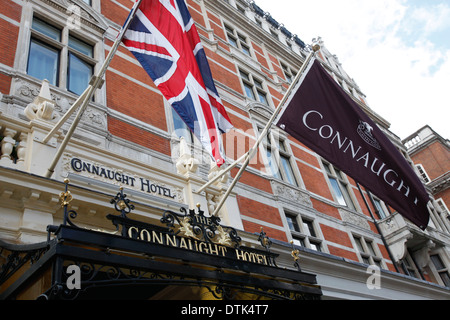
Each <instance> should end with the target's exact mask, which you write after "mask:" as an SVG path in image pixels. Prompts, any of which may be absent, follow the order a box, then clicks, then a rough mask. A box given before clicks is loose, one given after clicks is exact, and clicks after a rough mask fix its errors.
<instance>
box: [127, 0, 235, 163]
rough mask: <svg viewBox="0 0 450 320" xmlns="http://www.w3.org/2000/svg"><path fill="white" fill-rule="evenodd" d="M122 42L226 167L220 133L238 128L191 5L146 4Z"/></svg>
mask: <svg viewBox="0 0 450 320" xmlns="http://www.w3.org/2000/svg"><path fill="white" fill-rule="evenodd" d="M122 42H123V44H124V45H125V46H126V47H127V48H128V50H130V51H131V52H132V53H133V55H134V56H135V57H136V59H137V60H138V61H139V62H140V63H141V65H142V67H143V68H144V69H145V71H146V72H147V73H148V74H149V76H150V77H151V78H152V80H153V82H154V83H155V85H156V86H157V87H158V89H159V90H160V91H161V93H162V94H163V95H164V97H165V98H166V99H167V101H168V102H169V103H170V104H171V106H172V107H173V109H174V110H175V111H176V112H177V113H178V114H179V116H180V117H181V119H183V121H184V122H185V123H186V125H187V126H188V127H189V129H190V130H191V131H192V132H193V133H194V135H195V136H196V137H197V138H198V139H199V140H200V142H201V143H202V145H203V147H204V148H205V149H206V150H207V151H208V152H209V153H210V154H211V155H212V157H213V158H214V160H215V161H216V163H217V165H219V166H220V165H222V164H223V163H224V162H225V160H224V154H223V146H222V141H221V137H220V134H221V133H225V132H228V131H229V130H230V129H231V128H232V127H233V125H232V124H231V121H230V119H229V117H228V115H227V113H226V111H225V108H224V106H223V104H222V101H221V99H220V97H219V94H218V92H217V89H216V87H215V85H214V81H213V78H212V74H211V70H210V67H209V63H208V60H207V58H206V54H205V50H204V48H203V45H202V43H201V42H200V37H199V34H198V31H197V28H196V26H195V24H194V20H193V19H192V17H191V15H190V13H189V11H188V8H187V6H186V3H185V1H184V0H143V1H142V2H141V4H140V5H139V7H138V9H137V11H136V14H135V16H134V17H133V18H132V20H131V22H130V25H129V27H128V29H127V30H126V32H125V35H124V38H123V40H122Z"/></svg>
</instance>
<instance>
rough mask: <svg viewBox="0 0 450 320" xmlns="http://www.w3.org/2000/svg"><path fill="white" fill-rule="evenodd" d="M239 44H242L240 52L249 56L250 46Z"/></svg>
mask: <svg viewBox="0 0 450 320" xmlns="http://www.w3.org/2000/svg"><path fill="white" fill-rule="evenodd" d="M241 46H242V52H244V53H245V54H246V55H248V56H250V48H249V47H247V46H245V45H241Z"/></svg>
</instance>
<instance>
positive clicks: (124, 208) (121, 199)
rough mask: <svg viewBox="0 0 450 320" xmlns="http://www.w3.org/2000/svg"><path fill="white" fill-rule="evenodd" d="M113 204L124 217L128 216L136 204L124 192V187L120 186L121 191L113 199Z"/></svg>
mask: <svg viewBox="0 0 450 320" xmlns="http://www.w3.org/2000/svg"><path fill="white" fill-rule="evenodd" d="M110 203H111V204H114V207H115V209H116V211H118V212H120V216H121V217H122V218H126V217H127V214H129V213H130V212H131V211H133V210H134V205H133V204H131V203H130V199H127V195H126V194H124V193H123V187H120V191H119V193H117V195H116V196H115V197H114V198H113V199H111V201H110Z"/></svg>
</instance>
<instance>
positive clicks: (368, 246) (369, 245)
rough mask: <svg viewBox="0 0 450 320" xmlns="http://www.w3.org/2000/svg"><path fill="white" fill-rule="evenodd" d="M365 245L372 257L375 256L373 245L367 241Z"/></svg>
mask: <svg viewBox="0 0 450 320" xmlns="http://www.w3.org/2000/svg"><path fill="white" fill-rule="evenodd" d="M366 244H367V248H369V253H370V254H371V255H372V256H376V253H375V250H374V249H373V243H372V242H369V241H366Z"/></svg>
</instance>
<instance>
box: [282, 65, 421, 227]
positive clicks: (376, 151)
mask: <svg viewBox="0 0 450 320" xmlns="http://www.w3.org/2000/svg"><path fill="white" fill-rule="evenodd" d="M283 108H284V109H283V110H281V113H280V115H279V116H278V118H277V119H276V121H275V124H276V125H277V126H278V127H280V128H281V129H283V130H284V131H286V132H287V133H289V134H290V135H292V136H293V137H294V138H296V139H297V140H299V141H300V142H302V143H303V144H305V145H306V146H308V147H309V148H310V149H311V150H313V151H314V152H316V153H317V154H319V155H320V156H322V157H323V158H324V159H326V160H328V161H329V162H331V163H332V164H333V165H335V166H336V167H338V168H339V169H341V170H342V171H343V172H345V173H346V174H347V175H349V176H350V177H352V178H353V179H354V180H355V181H357V182H359V183H360V184H362V185H363V186H364V187H366V189H368V190H369V191H371V192H372V193H373V194H374V195H376V196H377V197H379V198H380V199H381V200H383V201H384V202H386V204H388V205H390V206H391V207H392V208H394V209H395V210H397V211H398V212H399V213H400V214H401V215H403V216H404V217H406V218H407V219H409V220H410V221H411V222H413V223H414V224H416V225H417V226H418V227H420V228H421V229H425V228H426V227H427V225H428V221H429V212H428V209H427V203H428V201H429V200H430V198H429V195H428V193H427V191H426V190H425V187H424V186H423V184H422V182H421V181H420V179H419V177H418V176H417V175H416V173H415V172H414V170H413V169H412V168H411V166H410V164H409V163H408V162H407V161H406V159H405V158H404V157H403V156H402V155H401V153H400V152H399V151H398V150H397V149H396V147H395V146H394V145H393V144H392V142H391V141H390V140H389V139H388V138H387V137H386V135H385V134H384V133H383V132H382V131H381V130H380V129H379V128H378V126H377V125H376V124H375V123H374V122H373V121H372V120H371V119H370V118H369V117H368V115H367V114H366V113H365V112H364V111H363V110H362V109H361V108H360V107H359V106H358V104H357V103H356V102H355V101H354V100H353V99H352V98H351V97H350V96H349V95H348V94H347V93H345V92H344V91H343V90H342V88H341V87H340V86H339V85H338V84H337V83H336V81H334V79H333V78H332V77H331V76H330V75H329V74H328V72H326V71H325V70H324V69H323V67H322V66H321V65H320V63H319V61H317V60H315V59H313V60H312V61H311V63H310V64H309V65H308V67H307V68H306V70H305V72H304V74H303V75H302V76H301V78H300V80H299V82H298V83H297V84H296V86H295V88H294V89H293V94H292V95H291V96H290V97H289V99H288V100H287V102H286V104H285V106H284V107H283Z"/></svg>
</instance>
